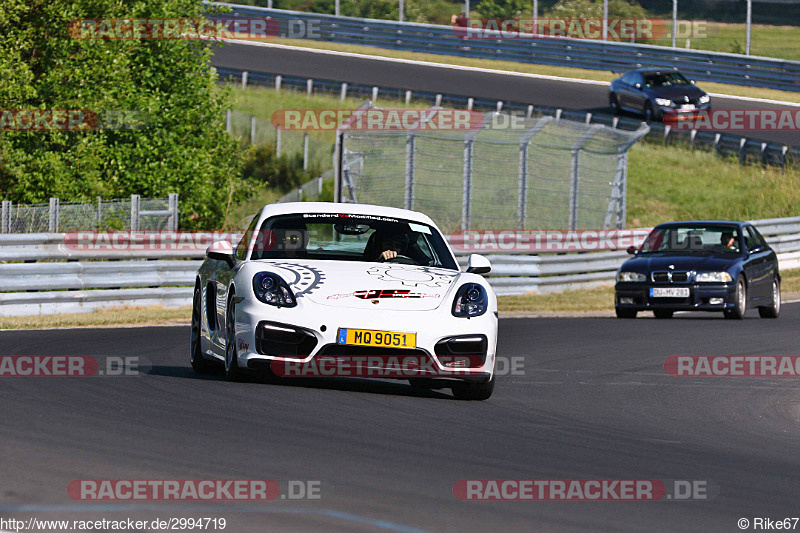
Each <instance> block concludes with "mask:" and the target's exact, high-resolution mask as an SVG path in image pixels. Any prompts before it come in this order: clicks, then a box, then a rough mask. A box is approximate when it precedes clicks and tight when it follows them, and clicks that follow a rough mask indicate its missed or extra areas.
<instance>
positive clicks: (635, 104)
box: [608, 68, 711, 122]
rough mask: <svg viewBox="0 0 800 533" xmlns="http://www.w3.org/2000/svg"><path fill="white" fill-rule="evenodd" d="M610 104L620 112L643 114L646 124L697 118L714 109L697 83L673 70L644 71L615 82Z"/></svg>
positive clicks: (633, 72) (632, 71)
mask: <svg viewBox="0 0 800 533" xmlns="http://www.w3.org/2000/svg"><path fill="white" fill-rule="evenodd" d="M608 102H609V105H610V106H611V109H612V111H613V112H614V113H615V114H616V113H619V112H620V111H628V112H630V113H636V114H640V115H642V116H643V117H644V119H645V120H647V121H648V122H650V121H651V120H662V119H663V118H664V115H666V114H670V115H674V116H676V117H677V118H678V119H680V117H681V116H683V115H686V116H694V115H696V114H697V113H699V112H701V111H708V110H709V109H711V98H710V97H709V96H708V95H707V94H706V93H705V92H704V91H703V90H702V89H700V87H698V86H697V85H695V84H694V82H693V81H691V80H688V79H686V77H685V76H684V75H683V74H681V73H680V72H678V71H677V70H673V69H653V68H640V69H636V70H631V71H629V72H626V73H625V74H623V75H622V76H621V77H619V78H617V79H615V80H614V81H612V82H611V86H610V87H609V94H608Z"/></svg>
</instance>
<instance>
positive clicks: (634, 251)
mask: <svg viewBox="0 0 800 533" xmlns="http://www.w3.org/2000/svg"><path fill="white" fill-rule="evenodd" d="M625 251H626V252H628V253H629V254H631V255H636V247H635V246H628V249H627V250H625Z"/></svg>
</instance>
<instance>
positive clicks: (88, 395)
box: [0, 304, 800, 532]
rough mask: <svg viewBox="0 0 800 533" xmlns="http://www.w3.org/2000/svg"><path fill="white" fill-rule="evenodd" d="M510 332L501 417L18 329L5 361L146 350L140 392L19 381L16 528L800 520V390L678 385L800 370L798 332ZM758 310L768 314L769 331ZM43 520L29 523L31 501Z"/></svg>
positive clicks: (10, 399)
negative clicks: (230, 486) (675, 482)
mask: <svg viewBox="0 0 800 533" xmlns="http://www.w3.org/2000/svg"><path fill="white" fill-rule="evenodd" d="M749 315H750V318H749V319H748V320H745V321H742V322H736V321H726V320H723V319H722V318H721V317H717V316H714V315H681V316H680V317H676V318H674V319H672V320H653V319H645V318H641V319H639V320H635V321H631V320H624V321H623V320H617V319H600V318H598V319H568V318H564V319H556V318H553V319H503V320H501V324H500V336H501V342H500V345H499V347H498V349H499V353H500V354H501V355H503V356H506V357H522V358H524V375H521V376H520V375H517V376H506V377H504V378H502V379H500V380H499V382H498V386H497V388H496V389H495V394H494V396H493V397H492V398H491V399H490V400H489V401H487V402H459V401H455V400H452V399H451V398H450V396H449V393H448V394H445V393H438V392H417V391H415V390H413V389H411V388H410V387H409V386H408V385H406V384H404V383H401V382H396V383H395V382H385V381H379V380H353V381H343V380H340V381H333V382H326V383H321V382H319V381H312V382H308V381H305V382H293V381H292V382H289V383H284V384H265V383H255V382H254V383H240V384H236V383H228V382H226V381H224V380H223V379H221V378H220V377H215V376H212V377H201V376H197V375H195V374H194V373H193V372H192V370H191V369H190V367H189V365H188V360H187V355H188V346H187V341H188V336H189V329H188V327H155V328H152V327H151V328H128V329H74V330H57V331H40V332H32V331H5V332H2V333H0V354H3V355H23V354H26V355H36V354H38V355H54V354H72V355H78V354H80V355H93V356H96V357H98V359H101V360H102V358H103V356H108V355H115V356H138V357H140V358H142V359H143V360H147V361H150V362H151V364H152V367H151V368H150V369H149V370H147V373H145V374H144V375H141V376H138V377H117V378H112V377H93V378H38V379H25V378H6V379H2V380H1V381H0V402H1V404H2V416H0V433H1V434H2V437H0V457H2V459H0V461H2V463H0V464H2V472H3V476H2V495H0V516H3V517H6V518H7V517H11V516H13V517H15V518H19V519H24V518H27V517H28V516H32V515H35V516H39V517H43V518H51V519H52V518H70V519H88V518H93V519H99V518H102V517H105V518H109V519H114V518H116V519H119V518H125V517H128V516H131V517H139V518H149V519H152V518H153V517H161V518H167V517H169V516H194V517H197V516H210V517H220V516H222V517H225V518H227V520H228V529H227V530H228V531H233V532H239V531H254V532H255V531H286V530H289V531H310V530H324V531H375V530H393V531H404V532H405V531H415V530H424V531H492V530H500V528H502V529H501V530H504V531H506V530H507V531H631V532H632V531H738V530H739V529H738V528H737V526H736V521H737V520H738V519H739V518H741V517H747V518H749V519H751V521H752V518H753V517H769V518H773V519H778V518H781V519H782V518H784V517H792V516H798V513H800V508H799V507H798V499H799V497H800V484H798V473H799V472H800V457H798V453H797V450H798V444H800V421H799V420H798V419H800V385H799V384H798V382H797V381H796V380H794V379H791V378H780V379H768V378H696V379H690V378H676V377H670V376H668V375H666V374H665V372H664V370H663V367H662V365H663V363H664V360H665V359H666V358H667V357H668V356H670V355H676V354H683V355H687V354H688V355H697V354H700V355H734V354H738V355H742V354H798V342H797V341H798V337H797V330H798V327H799V326H800V305H796V304H793V305H786V306H785V307H784V310H783V316H782V317H781V318H780V319H779V320H761V319H758V318H757V314H756V313H755V312H750V313H749ZM753 315H755V316H753ZM120 478H134V479H153V478H155V479H186V478H188V479H204V478H211V479H239V478H246V479H264V478H266V479H275V480H279V481H280V480H320V481H321V482H322V499H321V500H318V501H303V502H289V501H281V500H276V501H274V502H270V503H268V504H247V503H233V504H230V503H229V504H217V505H213V504H206V506H205V507H203V506H201V507H197V506H195V505H192V504H189V503H182V504H174V503H150V504H147V505H144V504H130V503H123V504H121V505H115V506H113V507H108V506H107V505H106V506H103V505H100V506H99V507H98V506H97V505H98V504H88V503H84V502H76V501H72V500H70V499H69V498H68V496H67V494H66V487H67V485H68V483H69V482H70V481H71V480H74V479H120ZM481 478H483V479H489V478H514V479H530V478H538V479H606V478H607V479H620V478H621V479H640V478H645V479H661V480H670V479H682V480H705V481H707V482H708V483H709V485H711V486H712V487H717V488H718V491H719V495H717V496H716V497H715V498H713V499H711V500H709V501H695V502H676V501H658V502H530V501H528V502H462V501H459V500H457V499H456V498H455V497H454V496H453V492H452V488H453V484H454V483H455V482H456V481H457V480H460V479H481ZM23 506H29V507H23Z"/></svg>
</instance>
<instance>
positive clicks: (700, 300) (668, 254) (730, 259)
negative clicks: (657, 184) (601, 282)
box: [614, 221, 781, 319]
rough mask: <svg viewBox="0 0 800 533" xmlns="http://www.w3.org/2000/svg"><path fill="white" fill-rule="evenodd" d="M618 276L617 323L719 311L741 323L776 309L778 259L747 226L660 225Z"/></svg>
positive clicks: (634, 251) (714, 223)
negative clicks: (645, 315) (642, 314)
mask: <svg viewBox="0 0 800 533" xmlns="http://www.w3.org/2000/svg"><path fill="white" fill-rule="evenodd" d="M628 253H631V254H634V255H635V257H633V258H631V259H628V260H627V261H625V263H623V264H622V266H621V267H620V269H619V270H618V271H617V283H616V285H615V286H614V293H615V294H614V297H615V309H616V313H617V317H619V318H635V317H636V314H637V313H638V312H639V311H653V314H655V316H656V318H670V317H672V315H673V313H674V312H675V311H721V312H723V313H724V314H725V318H736V319H741V318H744V315H745V312H746V311H747V309H752V308H757V309H758V312H759V314H760V315H761V317H762V318H777V317H778V315H779V313H780V309H781V276H780V272H779V271H778V257H777V255H776V254H775V252H774V251H773V250H772V248H770V247H769V245H768V244H767V242H766V240H764V237H762V236H761V234H760V233H759V232H758V230H757V229H756V228H755V227H754V226H753V225H752V224H749V223H747V222H732V221H690V222H669V223H666V224H660V225H658V226H656V227H655V228H653V231H652V232H650V234H649V235H648V236H647V238H646V239H645V241H644V243H643V244H642V246H641V247H640V248H639V249H638V250H637V249H635V248H634V247H630V248H628Z"/></svg>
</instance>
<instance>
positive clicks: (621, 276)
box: [617, 272, 647, 281]
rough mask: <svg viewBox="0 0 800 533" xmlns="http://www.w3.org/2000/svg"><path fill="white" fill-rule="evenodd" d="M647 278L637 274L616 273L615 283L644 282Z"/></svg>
mask: <svg viewBox="0 0 800 533" xmlns="http://www.w3.org/2000/svg"><path fill="white" fill-rule="evenodd" d="M646 279H647V276H645V275H644V274H639V273H638V272H617V281H645V280H646Z"/></svg>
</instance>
